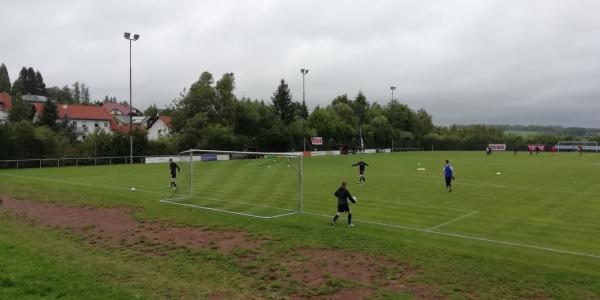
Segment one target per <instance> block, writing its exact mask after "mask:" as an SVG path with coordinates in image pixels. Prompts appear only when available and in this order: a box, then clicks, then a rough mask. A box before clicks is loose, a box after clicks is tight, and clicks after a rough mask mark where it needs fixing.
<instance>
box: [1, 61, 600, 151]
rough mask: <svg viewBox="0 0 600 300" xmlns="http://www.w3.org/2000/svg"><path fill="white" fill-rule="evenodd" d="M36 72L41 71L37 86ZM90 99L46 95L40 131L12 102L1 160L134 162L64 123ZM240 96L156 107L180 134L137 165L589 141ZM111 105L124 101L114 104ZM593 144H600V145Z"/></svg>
mask: <svg viewBox="0 0 600 300" xmlns="http://www.w3.org/2000/svg"><path fill="white" fill-rule="evenodd" d="M5 69H6V67H5V66H4V65H3V64H2V65H1V66H0V91H6V89H7V87H8V90H10V91H11V93H13V92H14V89H15V84H16V83H17V82H20V83H18V84H16V85H17V87H18V89H21V87H19V86H22V88H23V89H36V88H39V89H41V88H42V87H43V86H45V85H43V84H42V83H43V78H42V76H41V74H39V72H38V71H35V70H33V69H32V68H24V69H25V73H27V74H28V75H27V74H25V73H24V76H25V75H26V76H27V77H23V78H22V77H21V76H19V79H17V80H16V81H15V84H13V85H12V87H11V86H10V80H8V74H4V73H5V72H4V71H3V70H5ZM29 69H31V70H33V76H32V77H31V76H29V75H31V73H32V72H31V71H30V70H29ZM22 71H23V70H22ZM37 74H39V76H38V75H37ZM36 80H37V81H36ZM26 83H27V84H26ZM82 86H83V87H84V88H82ZM83 90H87V87H86V86H85V85H82V84H79V83H77V84H73V85H72V88H71V87H69V86H64V87H63V88H60V89H59V88H56V89H53V88H49V89H48V88H47V89H46V95H48V97H49V101H48V104H47V105H46V107H45V108H44V111H43V112H42V114H41V116H40V118H39V119H38V121H37V122H36V123H32V122H31V116H30V115H29V114H31V107H30V106H28V105H27V104H26V103H25V102H24V101H22V100H21V99H20V97H18V96H15V97H13V108H12V110H11V111H10V114H9V122H8V123H5V124H2V125H0V144H1V145H3V147H1V148H0V159H14V158H19V159H23V158H47V157H75V156H79V157H88V156H89V157H92V156H126V155H128V154H129V147H128V134H123V133H113V134H106V133H102V132H94V133H92V134H90V135H89V136H87V137H86V138H85V139H84V140H83V141H78V140H77V136H76V134H75V133H74V128H72V126H70V125H69V124H65V123H61V122H57V119H58V116H57V112H56V111H57V108H56V104H57V103H91V101H89V100H86V99H87V98H86V96H85V93H83V92H82V91H83ZM19 91H20V92H22V91H30V90H19ZM31 91H33V90H31ZM77 91H79V92H77ZM234 91H235V76H234V74H233V73H225V74H223V75H222V76H221V78H219V79H215V78H214V77H213V75H212V74H211V73H209V72H203V73H202V74H201V75H200V76H199V78H198V80H197V81H195V82H194V83H192V84H191V85H190V87H189V88H186V89H184V90H183V91H182V92H181V93H180V95H179V96H178V97H177V98H176V99H174V100H173V102H172V104H171V105H170V106H169V107H168V108H167V109H165V110H161V109H159V108H157V107H156V105H154V104H153V105H150V106H149V107H148V108H147V109H146V110H145V114H146V115H148V116H156V115H157V114H158V113H160V114H163V115H165V114H168V115H171V116H172V126H173V128H172V129H173V134H171V135H169V136H166V137H163V138H161V139H159V140H158V141H148V138H147V136H146V133H145V132H144V131H143V130H136V131H135V132H134V134H133V135H134V152H135V153H134V155H153V154H174V153H177V152H179V151H183V150H187V149H190V148H203V149H222V150H252V151H301V150H303V149H304V147H306V149H307V150H313V149H314V148H318V149H319V150H330V149H340V148H342V147H347V148H349V149H358V148H359V147H360V146H361V143H362V144H364V146H365V147H366V148H392V147H394V148H413V149H423V150H430V149H433V150H481V149H483V148H484V147H485V146H486V145H487V144H489V143H506V144H508V145H509V147H511V148H517V149H523V150H525V149H526V147H527V144H531V143H536V144H554V143H556V142H557V141H558V140H570V139H582V138H581V137H574V136H570V135H565V134H560V135H556V134H554V135H552V134H538V135H531V136H526V137H524V136H519V135H515V134H505V133H504V131H503V130H502V129H500V128H498V127H495V126H488V125H484V124H474V125H466V126H457V125H453V126H449V127H444V126H434V125H433V122H432V116H431V115H430V114H429V113H427V111H425V110H424V109H418V110H414V109H412V108H410V107H408V106H407V105H406V104H403V103H401V102H399V101H398V100H391V101H389V102H387V103H385V104H380V103H378V102H370V101H369V100H368V99H367V96H366V95H365V94H364V93H363V92H362V91H360V90H359V91H358V92H357V94H356V95H355V96H354V97H351V96H348V95H347V94H342V95H339V96H336V97H334V98H333V99H331V101H330V102H329V103H328V104H326V105H323V106H317V107H315V108H314V109H313V110H312V111H309V110H308V108H307V106H306V104H305V103H303V102H300V101H297V100H295V99H294V98H293V96H292V93H291V91H290V89H289V85H288V83H287V82H286V80H284V79H281V80H280V81H279V82H278V84H277V85H276V86H275V87H274V92H273V94H272V96H271V97H270V99H268V100H261V99H254V100H253V99H249V98H247V97H241V98H238V97H237V96H236V95H235V93H234ZM20 92H18V93H20ZM104 100H105V101H108V102H116V101H117V100H116V98H114V97H108V96H106V97H105V99H104ZM313 136H320V137H322V138H323V142H324V145H319V146H315V145H312V144H311V143H310V137H313ZM586 139H588V140H598V141H600V138H598V136H597V135H593V136H588V137H586ZM4 145H6V146H4Z"/></svg>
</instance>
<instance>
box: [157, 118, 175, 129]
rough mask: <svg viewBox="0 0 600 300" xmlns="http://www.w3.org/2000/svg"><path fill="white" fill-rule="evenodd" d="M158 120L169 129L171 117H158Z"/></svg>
mask: <svg viewBox="0 0 600 300" xmlns="http://www.w3.org/2000/svg"><path fill="white" fill-rule="evenodd" d="M159 118H160V120H161V121H163V123H165V125H167V127H169V128H171V127H172V125H171V117H169V116H159Z"/></svg>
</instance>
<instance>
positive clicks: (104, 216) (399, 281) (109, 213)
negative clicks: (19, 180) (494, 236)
mask: <svg viewBox="0 0 600 300" xmlns="http://www.w3.org/2000/svg"><path fill="white" fill-rule="evenodd" d="M0 210H5V211H7V212H8V213H10V214H13V215H18V216H20V217H22V218H24V219H26V220H30V221H34V222H35V223H37V224H39V225H42V226H45V227H50V228H55V229H61V230H67V231H68V232H71V233H74V234H77V235H79V236H81V237H82V238H83V239H84V240H85V241H86V242H87V243H89V244H91V245H94V246H103V247H115V248H116V247H119V248H121V247H125V248H130V249H133V250H139V251H143V252H144V253H147V254H149V255H167V254H168V251H169V250H171V249H175V248H180V247H185V248H189V249H211V250H217V251H221V252H223V253H224V254H225V255H228V254H236V255H237V254H239V253H242V254H244V255H243V256H238V258H239V263H240V265H241V266H243V267H244V266H245V267H248V266H250V265H252V267H251V268H248V269H251V270H253V271H251V272H250V273H249V275H250V276H254V277H255V278H259V279H260V280H261V281H263V282H264V284H265V285H269V284H271V283H273V282H279V283H282V284H284V285H286V286H288V287H292V288H290V289H288V290H291V291H295V292H293V294H292V295H285V296H284V297H289V298H290V299H349V300H352V299H369V298H372V297H377V296H380V295H384V294H386V293H388V294H389V293H392V294H394V293H395V294H408V295H410V296H412V297H414V298H416V299H443V298H444V297H443V296H441V295H440V294H439V293H438V292H437V291H436V290H435V289H434V288H432V287H431V286H427V285H425V284H422V283H419V282H417V281H415V277H416V276H417V275H418V274H419V270H417V269H416V268H414V267H411V266H410V265H409V264H406V263H400V262H398V261H395V260H393V259H390V258H387V257H377V256H372V255H368V254H366V253H358V252H348V251H343V250H332V249H314V248H302V249H296V250H294V251H292V252H291V253H288V255H286V256H285V257H279V256H278V255H277V254H274V253H268V252H267V251H266V250H264V249H262V248H264V247H261V246H262V245H264V244H265V243H266V241H263V240H257V239H255V238H252V236H251V235H249V234H248V233H247V232H244V231H230V230H229V231H228V230H214V229H203V228H198V227H176V226H172V225H168V224H163V223H152V222H140V221H138V220H135V219H134V218H133V217H132V216H131V214H132V213H133V212H134V211H133V210H132V209H122V208H94V207H73V206H66V205H58V204H48V203H39V202H34V201H27V200H15V199H12V198H10V197H8V196H2V197H1V199H0ZM234 250H242V251H237V252H233V251H234ZM260 258H263V259H264V258H269V260H268V261H269V262H272V263H273V264H274V265H276V266H277V267H275V268H274V267H273V265H270V266H260V265H258V266H257V265H256V261H257V259H260ZM211 295H212V296H209V298H211V299H226V298H229V297H230V296H231V294H230V293H229V292H215V293H213V294H211Z"/></svg>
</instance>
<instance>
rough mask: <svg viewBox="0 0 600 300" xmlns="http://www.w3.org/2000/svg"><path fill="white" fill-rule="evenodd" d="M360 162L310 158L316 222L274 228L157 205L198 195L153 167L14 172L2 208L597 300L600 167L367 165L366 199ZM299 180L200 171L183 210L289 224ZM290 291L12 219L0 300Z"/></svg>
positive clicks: (456, 290) (432, 161)
mask: <svg viewBox="0 0 600 300" xmlns="http://www.w3.org/2000/svg"><path fill="white" fill-rule="evenodd" d="M444 159H450V161H451V162H452V164H453V166H454V168H455V172H456V180H455V181H454V183H453V184H454V189H453V191H452V193H447V192H446V190H445V188H444V182H443V178H442V176H441V168H442V166H443V160H444ZM357 160H358V157H357V156H327V157H313V158H305V159H304V161H303V162H304V164H303V167H304V177H303V179H304V184H303V186H304V189H303V192H304V201H303V211H304V213H301V214H293V215H287V216H281V217H277V218H272V219H261V218H254V217H248V216H240V215H235V214H230V213H223V212H218V211H210V210H206V209H197V208H192V207H185V206H180V205H170V204H165V203H161V202H159V200H161V199H163V200H164V199H170V198H178V197H184V196H186V195H187V192H188V191H189V190H188V187H189V183H188V181H189V177H187V176H188V175H186V174H188V171H189V170H187V167H186V166H182V167H183V170H182V175H180V178H179V184H180V188H179V189H178V190H177V191H176V192H173V191H171V190H170V189H169V188H168V185H169V181H168V180H169V179H168V168H167V166H166V165H162V164H155V165H153V164H150V165H134V166H125V165H117V166H98V167H79V168H75V167H69V168H44V169H21V170H14V169H13V170H2V171H0V191H1V192H0V194H3V195H5V196H11V197H15V198H19V199H31V200H36V201H41V202H52V203H62V204H67V205H86V206H99V207H139V208H143V209H140V210H136V213H135V218H136V219H138V220H144V221H157V222H158V221H160V222H167V223H172V224H179V225H189V226H198V227H201V228H226V229H234V230H245V231H248V232H250V233H252V234H255V235H257V236H260V237H265V238H266V239H267V240H269V242H268V243H267V244H266V245H265V249H266V251H267V252H268V253H269V255H268V257H281V256H286V255H287V254H288V253H290V251H293V249H298V248H308V247H314V248H328V249H338V250H348V251H359V252H364V253H367V254H372V255H385V256H388V257H391V258H393V259H395V260H398V261H401V262H407V263H409V264H411V265H413V266H415V267H416V268H418V269H419V270H420V272H419V275H418V276H417V277H416V278H415V279H414V280H416V281H417V282H420V283H423V284H426V285H428V286H432V287H434V288H435V289H436V290H437V291H439V293H440V294H441V295H444V296H445V297H447V298H452V299H463V298H479V299H527V298H530V299H540V298H541V299H546V298H558V299H600V235H599V234H598V232H599V231H600V197H598V196H599V195H600V185H598V184H597V182H598V181H599V180H600V156H598V155H596V154H593V155H588V154H586V155H585V156H584V157H581V158H580V157H578V156H576V155H575V154H572V153H565V154H563V153H560V154H557V155H555V156H551V155H550V154H547V153H543V154H540V155H537V156H536V155H533V156H530V155H529V154H527V153H524V152H523V153H519V154H518V155H517V156H513V154H512V153H500V152H495V153H494V154H493V155H492V156H489V157H488V156H486V155H485V154H484V153H483V152H407V153H393V154H371V155H366V156H365V161H366V162H367V163H369V165H370V167H368V168H367V172H366V174H367V183H366V184H365V185H358V184H357V183H356V180H357V173H358V170H357V168H356V167H350V165H351V164H352V163H354V162H356V161H357ZM417 164H420V166H418V165H417ZM417 167H423V168H425V169H426V171H417V170H416V169H417ZM497 172H500V173H501V174H500V175H498V174H497ZM297 173H298V169H297V165H296V164H292V166H290V167H287V163H286V162H285V161H283V160H278V161H275V162H272V161H271V160H252V161H247V160H246V161H242V160H240V161H227V162H201V163H196V164H195V166H194V175H193V187H194V196H193V197H192V198H189V199H183V200H178V202H180V201H181V203H184V204H190V205H197V206H206V207H211V208H216V209H221V210H228V211H232V212H241V213H247V214H255V215H259V216H267V217H272V216H278V215H280V214H283V213H287V212H293V211H295V210H296V209H297V207H298V182H297V179H298V177H297ZM341 181H348V182H349V190H350V191H351V192H352V193H353V194H354V195H356V196H357V197H358V199H359V202H358V204H357V205H354V206H352V210H353V217H354V220H355V221H354V223H355V225H356V227H354V228H346V227H345V226H343V225H344V222H345V218H344V217H342V219H340V222H338V223H339V225H338V226H337V227H335V228H330V226H328V223H329V221H330V218H331V216H332V215H333V213H334V212H335V208H336V200H335V199H334V197H333V195H332V194H333V192H334V191H335V189H336V188H337V187H338V186H339V184H340V182H341ZM131 187H136V191H135V192H131V191H129V188H131ZM264 263H265V264H269V261H268V260H265V261H264ZM293 288H296V287H282V286H281V283H273V282H271V281H268V280H265V279H264V278H261V277H260V276H251V275H248V272H247V270H246V269H245V267H244V265H242V264H239V263H237V262H236V261H235V260H234V259H232V258H231V255H224V254H222V253H218V251H215V250H211V249H207V250H206V251H200V252H190V251H181V250H178V251H172V252H169V253H168V255H166V256H162V257H149V256H144V255H139V253H137V252H135V251H134V250H131V249H111V248H104V247H94V246H92V245H89V244H86V243H83V242H82V241H81V240H80V239H78V237H77V236H74V235H72V234H65V233H64V231H63V230H59V229H53V228H45V227H41V226H38V225H35V224H31V223H30V222H26V221H23V220H22V219H20V218H17V217H14V216H12V215H9V214H6V213H4V212H2V210H0V298H1V299H13V298H70V299H82V298H85V299H95V298H97V299H107V298H110V299H131V298H142V299H147V298H193V299H202V298H211V296H210V295H211V291H225V292H227V295H229V296H228V298H239V299H249V298H285V297H287V296H289V294H286V293H287V292H286V291H288V292H289V291H290V289H293ZM286 289H287V290H286ZM413 296H414V295H400V294H377V295H375V297H380V298H389V299H395V298H402V299H406V298H409V299H410V298H412V297H413Z"/></svg>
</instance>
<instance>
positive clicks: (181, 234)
mask: <svg viewBox="0 0 600 300" xmlns="http://www.w3.org/2000/svg"><path fill="white" fill-rule="evenodd" d="M2 199H3V200H4V201H3V202H2V206H1V207H2V208H4V209H7V210H9V211H10V212H12V213H15V214H18V215H20V216H23V217H25V218H27V219H32V220H35V221H36V222H37V223H39V224H41V225H44V226H48V227H54V228H65V229H67V230H69V231H71V232H73V233H76V234H78V235H80V236H82V237H83V238H84V239H85V240H86V241H87V242H88V243H90V244H94V245H100V246H111V247H136V248H140V249H142V250H143V251H144V252H149V253H152V254H155V255H164V253H163V251H164V250H165V249H169V248H177V247H187V248H190V249H206V248H209V249H216V250H220V251H223V252H225V253H229V252H231V251H232V250H233V249H234V248H236V247H240V248H245V249H256V248H258V247H259V246H260V245H261V244H262V242H261V241H256V240H252V239H251V238H250V237H249V236H248V234H247V233H245V232H240V231H222V230H202V229H198V228H192V227H173V226H168V225H165V224H160V223H143V222H139V221H137V220H135V219H133V218H132V217H131V213H132V211H131V210H127V209H121V208H91V207H70V206H63V205H56V204H43V203H38V202H32V201H25V200H14V199H11V198H7V197H2Z"/></svg>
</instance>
